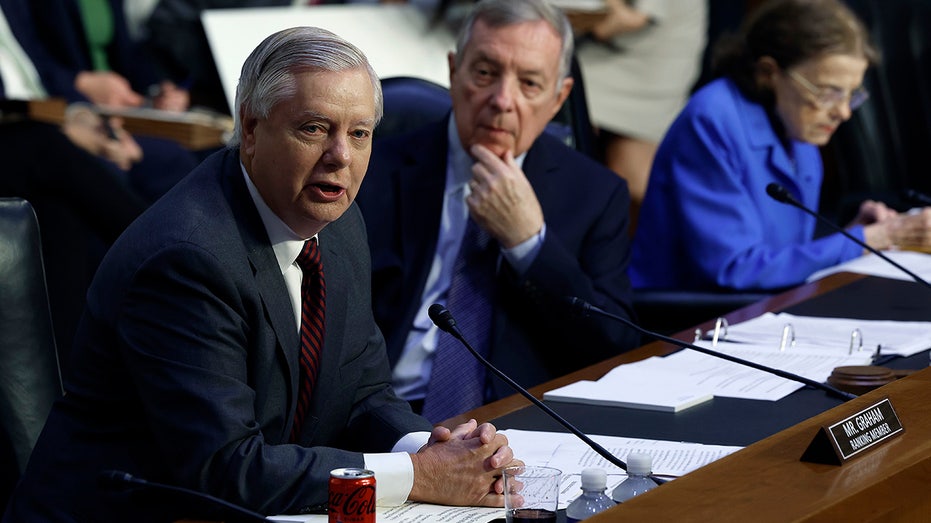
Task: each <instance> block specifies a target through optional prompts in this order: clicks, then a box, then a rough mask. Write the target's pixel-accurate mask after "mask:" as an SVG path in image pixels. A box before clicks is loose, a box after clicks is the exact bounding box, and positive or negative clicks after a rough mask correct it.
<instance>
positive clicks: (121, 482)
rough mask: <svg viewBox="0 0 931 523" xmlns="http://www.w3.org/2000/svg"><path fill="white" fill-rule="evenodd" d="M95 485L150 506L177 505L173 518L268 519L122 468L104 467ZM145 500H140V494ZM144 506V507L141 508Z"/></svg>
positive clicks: (240, 522)
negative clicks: (126, 495) (121, 493)
mask: <svg viewBox="0 0 931 523" xmlns="http://www.w3.org/2000/svg"><path fill="white" fill-rule="evenodd" d="M97 485H98V486H99V487H100V488H101V489H103V490H107V491H111V492H127V493H129V494H130V495H134V496H135V497H134V498H133V499H134V501H137V502H138V501H142V503H140V504H142V505H147V506H149V505H151V506H149V507H148V508H155V509H156V510H160V511H172V507H175V506H176V507H178V510H177V511H176V512H178V513H177V514H171V517H172V518H173V519H179V518H178V517H177V516H182V517H183V518H195V519H199V520H204V521H207V520H216V521H219V520H223V521H226V522H228V523H260V522H268V521H270V520H269V519H267V518H266V517H265V516H263V515H262V514H259V513H257V512H253V511H251V510H249V509H247V508H245V507H240V506H239V505H235V504H233V503H230V502H229V501H225V500H222V499H220V498H217V497H214V496H211V495H210V494H205V493H203V492H198V491H196V490H191V489H188V488H184V487H177V486H174V485H166V484H164V483H156V482H153V481H147V480H145V479H142V478H138V477H136V476H133V475H132V474H130V473H128V472H123V471H121V470H104V471H102V472H101V473H100V474H98V475H97ZM140 496H141V497H143V498H144V499H142V500H140V499H139V497H140ZM140 508H145V507H140Z"/></svg>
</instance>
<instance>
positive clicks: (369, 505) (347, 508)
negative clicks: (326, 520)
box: [330, 485, 375, 516]
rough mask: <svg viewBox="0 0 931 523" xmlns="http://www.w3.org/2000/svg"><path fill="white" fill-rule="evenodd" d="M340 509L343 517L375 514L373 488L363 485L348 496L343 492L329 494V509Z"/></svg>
mask: <svg viewBox="0 0 931 523" xmlns="http://www.w3.org/2000/svg"><path fill="white" fill-rule="evenodd" d="M335 507H341V509H340V510H339V512H340V513H341V514H343V515H347V516H353V515H362V514H374V513H375V487H374V486H372V485H363V486H361V487H359V488H357V489H355V490H353V491H352V492H350V493H349V494H348V495H346V494H345V493H343V492H330V509H331V510H332V509H333V508H335Z"/></svg>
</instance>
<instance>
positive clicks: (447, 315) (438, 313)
mask: <svg viewBox="0 0 931 523" xmlns="http://www.w3.org/2000/svg"><path fill="white" fill-rule="evenodd" d="M427 313H428V314H429V315H430V319H431V320H433V323H434V324H435V325H436V326H437V327H439V328H440V330H442V331H443V332H447V333H449V334H451V335H452V336H453V337H454V338H456V339H457V340H459V341H460V342H461V343H462V345H464V346H465V348H467V349H469V352H471V353H472V355H473V356H475V358H476V359H477V360H478V361H479V362H481V363H482V365H484V366H485V367H486V368H488V370H490V371H491V372H493V373H494V374H495V376H498V377H499V378H501V379H502V380H504V381H505V382H507V384H508V385H510V386H511V388H512V389H514V390H516V391H517V392H519V393H520V394H521V395H522V396H524V397H525V398H527V399H528V400H530V402H531V403H533V404H534V405H536V406H537V407H538V408H539V409H540V410H542V411H543V412H545V413H546V414H547V415H549V416H550V417H551V418H553V419H554V420H556V421H557V422H559V424H560V425H562V426H563V427H566V429H568V430H569V432H571V433H573V434H575V435H576V436H578V438H579V439H581V440H582V441H584V442H585V443H586V444H587V445H588V446H589V447H591V448H592V450H594V451H595V452H597V453H598V454H600V455H601V457H603V458H604V459H606V460H608V461H609V462H610V463H612V464H613V465H616V466H618V467H620V468H621V469H623V470H625V471H626V470H627V463H624V462H623V461H622V460H620V459H619V458H617V457H616V456H614V455H613V454H611V453H610V452H608V451H607V449H605V448H604V447H602V446H601V445H599V444H598V443H597V442H595V441H594V440H592V439H591V438H589V437H588V436H586V435H585V434H583V433H582V431H581V430H579V429H577V428H575V426H574V425H573V424H571V423H569V422H568V421H566V420H565V419H564V418H563V417H562V416H560V415H559V414H556V412H555V411H554V410H553V409H551V408H549V407H547V406H546V404H545V403H543V402H542V401H540V400H538V399H537V398H535V397H534V396H533V394H531V393H530V392H528V391H527V389H525V388H523V387H521V386H520V385H518V384H517V382H516V381H514V380H512V379H511V378H510V377H509V376H508V375H507V374H505V373H503V372H501V371H500V370H498V368H497V367H495V366H494V365H492V364H491V363H490V362H489V361H488V360H486V359H485V358H483V357H482V355H481V354H479V353H478V352H477V351H476V350H475V349H473V348H472V345H469V342H467V341H466V340H465V337H463V335H462V332H461V331H460V330H459V327H457V326H456V320H455V319H453V315H452V313H451V312H449V309H447V308H446V307H444V306H443V305H440V304H439V303H434V304H433V305H431V306H430V308H429V309H427ZM654 480H656V481H657V483H664V482H665V481H666V480H665V479H663V478H654Z"/></svg>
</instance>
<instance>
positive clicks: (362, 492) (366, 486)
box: [327, 468, 375, 523]
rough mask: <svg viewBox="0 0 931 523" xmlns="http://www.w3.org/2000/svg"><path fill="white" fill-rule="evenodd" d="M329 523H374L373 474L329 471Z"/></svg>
mask: <svg viewBox="0 0 931 523" xmlns="http://www.w3.org/2000/svg"><path fill="white" fill-rule="evenodd" d="M327 512H328V513H329V515H330V523H375V473H374V472H372V471H371V470H366V469H356V468H343V469H334V470H331V471H330V496H329V503H328V504H327Z"/></svg>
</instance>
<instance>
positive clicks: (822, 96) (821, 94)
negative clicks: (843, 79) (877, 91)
mask: <svg viewBox="0 0 931 523" xmlns="http://www.w3.org/2000/svg"><path fill="white" fill-rule="evenodd" d="M788 73H789V77H791V78H792V79H793V80H795V81H796V82H798V83H799V85H801V86H802V87H804V88H805V90H806V91H808V92H809V93H810V94H811V96H812V102H813V103H814V104H815V106H817V107H818V108H819V109H832V108H834V107H837V106H838V105H840V104H842V103H844V102H845V101H846V102H847V104H848V105H849V106H850V110H851V111H856V110H857V108H858V107H860V106H861V105H863V103H864V102H866V101H867V99H869V97H870V93H869V91H867V90H866V88H865V87H863V86H860V87H857V88H856V89H854V90H853V91H850V92H849V93H848V92H846V91H844V90H843V89H838V88H837V87H817V86H815V85H814V84H812V83H811V82H809V81H808V80H807V79H806V78H805V77H804V76H802V75H801V74H799V73H797V72H796V71H791V70H790V71H788ZM848 100H849V101H848Z"/></svg>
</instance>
